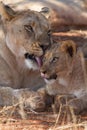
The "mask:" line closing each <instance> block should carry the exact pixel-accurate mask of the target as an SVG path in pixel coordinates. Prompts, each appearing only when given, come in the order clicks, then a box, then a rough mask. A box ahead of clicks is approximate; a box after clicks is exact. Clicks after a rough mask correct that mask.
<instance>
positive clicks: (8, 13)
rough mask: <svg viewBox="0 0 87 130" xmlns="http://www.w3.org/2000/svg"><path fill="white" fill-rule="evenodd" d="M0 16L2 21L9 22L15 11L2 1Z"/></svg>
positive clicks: (0, 3)
mask: <svg viewBox="0 0 87 130" xmlns="http://www.w3.org/2000/svg"><path fill="white" fill-rule="evenodd" d="M0 14H1V17H2V19H3V20H8V21H9V20H11V19H12V18H14V16H15V11H14V10H13V9H11V8H10V7H9V6H8V5H5V4H4V3H3V2H2V1H1V2H0Z"/></svg>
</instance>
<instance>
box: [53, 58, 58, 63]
mask: <svg viewBox="0 0 87 130" xmlns="http://www.w3.org/2000/svg"><path fill="white" fill-rule="evenodd" d="M58 59H59V57H54V58H53V59H52V61H51V62H52V63H55V62H57V60H58Z"/></svg>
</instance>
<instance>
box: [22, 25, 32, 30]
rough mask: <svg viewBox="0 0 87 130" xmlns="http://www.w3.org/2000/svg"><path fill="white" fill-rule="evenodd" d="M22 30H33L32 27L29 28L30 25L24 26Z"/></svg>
mask: <svg viewBox="0 0 87 130" xmlns="http://www.w3.org/2000/svg"><path fill="white" fill-rule="evenodd" d="M24 28H25V30H26V31H28V32H33V28H32V26H30V25H24Z"/></svg>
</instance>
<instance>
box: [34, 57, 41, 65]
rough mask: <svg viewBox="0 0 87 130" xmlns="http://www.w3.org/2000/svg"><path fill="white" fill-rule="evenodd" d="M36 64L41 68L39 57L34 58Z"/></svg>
mask: <svg viewBox="0 0 87 130" xmlns="http://www.w3.org/2000/svg"><path fill="white" fill-rule="evenodd" d="M35 59H36V61H37V63H38V66H39V67H41V65H42V61H41V58H40V57H35Z"/></svg>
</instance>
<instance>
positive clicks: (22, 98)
mask: <svg viewBox="0 0 87 130" xmlns="http://www.w3.org/2000/svg"><path fill="white" fill-rule="evenodd" d="M43 101H44V99H43V96H41V95H40V94H39V93H38V92H37V93H36V92H34V91H29V89H13V88H10V87H2V88H0V106H12V105H16V106H19V107H20V106H22V107H23V109H26V110H37V111H39V110H40V111H41V110H43V109H44V108H45V101H44V102H43Z"/></svg>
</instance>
